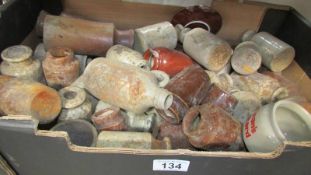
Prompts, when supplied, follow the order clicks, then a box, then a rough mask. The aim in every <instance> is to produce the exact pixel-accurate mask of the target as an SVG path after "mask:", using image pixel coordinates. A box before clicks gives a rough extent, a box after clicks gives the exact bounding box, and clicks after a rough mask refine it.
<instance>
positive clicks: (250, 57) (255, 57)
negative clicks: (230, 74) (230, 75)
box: [231, 41, 261, 75]
mask: <svg viewBox="0 0 311 175" xmlns="http://www.w3.org/2000/svg"><path fill="white" fill-rule="evenodd" d="M258 50H259V48H258V47H257V45H256V44H255V43H254V42H252V41H245V42H243V43H241V44H239V45H238V46H237V47H236V48H235V49H234V52H233V55H232V57H231V65H232V68H233V69H234V70H235V71H236V72H237V73H239V74H242V75H249V74H252V73H254V72H256V71H257V70H258V69H259V68H260V66H261V55H260V53H259V52H258Z"/></svg>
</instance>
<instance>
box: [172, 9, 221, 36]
mask: <svg viewBox="0 0 311 175" xmlns="http://www.w3.org/2000/svg"><path fill="white" fill-rule="evenodd" d="M171 22H172V24H173V25H174V26H175V25H177V24H181V25H183V26H186V27H189V28H191V29H193V28H198V27H200V28H203V29H205V30H208V31H210V32H212V33H217V32H218V31H219V30H220V28H221V26H222V18H221V16H220V14H219V13H218V12H217V11H216V10H215V9H213V8H211V7H209V6H205V5H196V6H190V7H187V8H184V9H182V10H181V11H179V12H178V13H176V14H175V15H174V17H173V19H172V21H171ZM203 23H206V24H207V25H208V27H206V25H205V24H203Z"/></svg>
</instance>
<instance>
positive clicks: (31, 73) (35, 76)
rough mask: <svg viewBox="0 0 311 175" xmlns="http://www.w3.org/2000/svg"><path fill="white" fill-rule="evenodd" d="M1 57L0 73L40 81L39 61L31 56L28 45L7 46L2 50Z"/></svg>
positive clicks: (40, 69) (40, 68)
mask: <svg viewBox="0 0 311 175" xmlns="http://www.w3.org/2000/svg"><path fill="white" fill-rule="evenodd" d="M1 57H2V60H3V62H2V63H1V66H0V71H1V74H3V75H9V76H14V77H18V78H26V79H32V80H34V81H41V79H42V67H41V63H40V61H38V60H34V59H33V58H32V50H31V48H30V47H28V46H24V45H16V46H11V47H8V48H6V49H4V50H3V51H2V53H1Z"/></svg>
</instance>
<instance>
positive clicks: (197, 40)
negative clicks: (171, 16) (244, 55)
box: [175, 24, 233, 72]
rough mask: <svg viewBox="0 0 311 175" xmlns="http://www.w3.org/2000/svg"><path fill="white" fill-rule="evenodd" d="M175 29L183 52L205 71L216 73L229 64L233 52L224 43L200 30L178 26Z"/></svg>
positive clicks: (207, 32)
mask: <svg viewBox="0 0 311 175" xmlns="http://www.w3.org/2000/svg"><path fill="white" fill-rule="evenodd" d="M175 29H176V31H177V33H178V39H179V41H180V42H182V43H183V48H184V51H185V52H186V53H187V54H188V55H189V56H191V57H192V58H193V59H194V60H196V61H197V62H198V63H199V64H201V65H202V66H203V67H205V68H206V69H208V70H210V71H215V72H218V71H220V70H221V69H222V68H224V67H225V66H226V64H227V63H228V62H229V59H230V57H231V55H232V53H233V50H232V48H231V46H230V45H229V44H228V43H227V42H226V41H224V40H222V39H221V38H219V37H217V36H216V35H214V34H212V33H210V32H209V31H207V30H205V29H202V28H194V29H192V30H191V29H189V28H184V27H183V26H182V25H180V24H178V25H176V26H175Z"/></svg>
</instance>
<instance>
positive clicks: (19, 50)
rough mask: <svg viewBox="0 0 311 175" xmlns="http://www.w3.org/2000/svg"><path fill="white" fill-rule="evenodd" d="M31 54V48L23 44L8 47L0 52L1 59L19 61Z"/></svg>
mask: <svg viewBox="0 0 311 175" xmlns="http://www.w3.org/2000/svg"><path fill="white" fill-rule="evenodd" d="M31 55H32V50H31V48H30V47H28V46H24V45H16V46H11V47H8V48H6V49H5V50H4V51H3V52H2V53H1V57H2V59H3V60H5V61H8V62H21V61H24V60H26V59H28V58H30V57H31Z"/></svg>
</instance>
